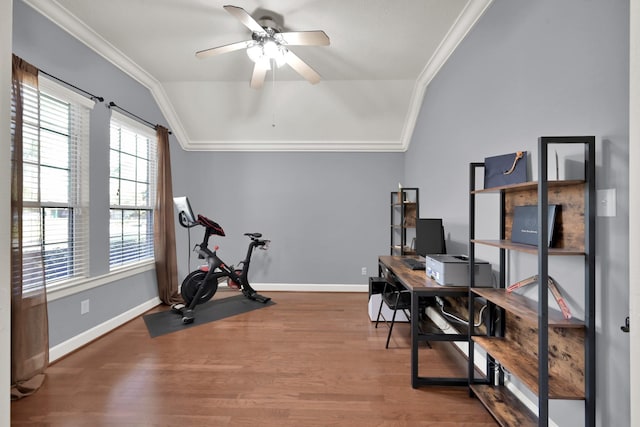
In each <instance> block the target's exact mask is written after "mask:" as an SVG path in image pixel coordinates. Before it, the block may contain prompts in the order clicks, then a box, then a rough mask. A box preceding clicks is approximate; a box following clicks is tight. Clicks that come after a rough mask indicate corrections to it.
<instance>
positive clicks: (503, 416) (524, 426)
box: [470, 384, 538, 427]
mask: <svg viewBox="0 0 640 427" xmlns="http://www.w3.org/2000/svg"><path fill="white" fill-rule="evenodd" d="M470 387H471V390H473V392H474V393H475V395H476V397H477V398H478V399H479V400H480V402H482V404H483V405H484V406H485V408H487V410H488V411H489V413H490V414H491V415H492V416H493V418H495V420H496V421H497V423H498V424H499V425H501V426H503V427H507V426H519V427H530V426H531V427H535V426H537V425H538V417H537V415H536V414H534V413H533V412H531V410H530V409H529V408H527V407H526V406H525V405H524V404H523V403H522V402H521V401H520V400H519V399H518V398H516V397H515V396H514V394H513V393H511V392H510V391H509V390H508V389H507V388H506V387H505V386H491V385H485V384H471V386H470Z"/></svg>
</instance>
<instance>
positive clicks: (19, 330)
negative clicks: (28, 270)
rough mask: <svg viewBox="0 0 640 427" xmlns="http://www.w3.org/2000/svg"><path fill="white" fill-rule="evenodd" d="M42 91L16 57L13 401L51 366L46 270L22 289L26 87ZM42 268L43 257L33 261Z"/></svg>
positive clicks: (37, 384)
mask: <svg viewBox="0 0 640 427" xmlns="http://www.w3.org/2000/svg"><path fill="white" fill-rule="evenodd" d="M23 85H29V86H32V87H34V88H37V87H38V69H37V68H36V67H34V66H33V65H31V64H29V63H27V62H26V61H23V60H22V59H20V58H18V57H17V56H15V55H14V56H13V69H12V93H11V96H12V104H13V108H12V116H13V117H12V123H13V124H14V127H13V132H12V140H11V154H12V157H11V217H12V218H11V399H20V398H22V397H24V396H28V395H30V394H32V393H34V392H35V391H37V390H38V388H40V386H41V385H42V383H43V382H44V377H45V374H44V371H45V368H46V367H47V365H48V364H49V330H48V328H49V325H48V318H47V294H46V289H45V282H44V272H43V268H40V273H41V278H40V280H39V281H38V282H39V285H37V286H33V287H30V288H29V291H28V292H23V289H22V282H23V280H22V263H23V252H22V199H23V192H22V191H23V187H22V170H23V165H22V155H23V148H22V147H23V144H22V113H23V98H22V94H23V93H22V87H23ZM28 262H29V263H32V262H37V263H40V266H41V267H42V254H40V256H38V255H36V256H35V257H32V255H31V254H29V260H28Z"/></svg>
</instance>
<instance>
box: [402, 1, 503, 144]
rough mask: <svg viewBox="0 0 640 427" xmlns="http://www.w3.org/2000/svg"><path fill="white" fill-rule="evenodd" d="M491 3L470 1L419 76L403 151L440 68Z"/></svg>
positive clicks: (406, 128)
mask: <svg viewBox="0 0 640 427" xmlns="http://www.w3.org/2000/svg"><path fill="white" fill-rule="evenodd" d="M491 3H493V0H469V1H468V2H467V4H466V5H465V7H464V9H463V10H462V12H460V15H458V18H457V19H456V22H455V23H454V24H453V25H452V26H451V28H450V29H449V31H448V32H447V35H446V36H445V37H444V39H443V40H442V42H440V45H439V46H438V48H437V49H436V51H435V52H434V53H433V55H432V56H431V58H430V59H429V62H428V63H427V65H426V66H425V67H424V69H423V70H422V73H420V75H419V76H418V79H417V80H416V85H415V88H414V90H413V94H412V96H411V101H410V102H409V110H408V112H407V118H406V120H405V122H404V127H403V129H402V134H401V137H400V145H401V150H402V151H406V150H408V149H409V144H410V143H411V137H412V136H413V131H414V129H415V126H416V121H417V120H418V114H420V109H421V108H422V101H423V99H424V96H425V93H426V91H427V87H428V86H429V84H430V83H431V80H433V78H434V77H435V76H436V74H438V71H440V68H442V66H443V65H444V64H445V63H446V62H447V60H448V59H449V57H450V56H451V54H452V53H453V52H454V51H455V50H456V48H457V47H458V45H459V44H460V43H461V42H462V40H464V38H465V37H466V36H467V34H468V33H469V31H471V28H473V26H474V25H475V24H476V22H478V20H479V19H480V17H481V16H482V15H483V14H484V12H485V11H486V10H487V8H488V7H489V6H490V5H491Z"/></svg>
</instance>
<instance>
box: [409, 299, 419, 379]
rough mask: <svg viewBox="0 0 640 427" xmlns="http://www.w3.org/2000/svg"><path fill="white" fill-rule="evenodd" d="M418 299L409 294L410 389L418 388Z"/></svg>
mask: <svg viewBox="0 0 640 427" xmlns="http://www.w3.org/2000/svg"><path fill="white" fill-rule="evenodd" d="M419 301H420V297H419V296H418V294H417V293H416V292H411V387H413V388H417V387H418V385H419V384H418V336H419V329H418V325H419V322H420V309H419V306H420V304H419Z"/></svg>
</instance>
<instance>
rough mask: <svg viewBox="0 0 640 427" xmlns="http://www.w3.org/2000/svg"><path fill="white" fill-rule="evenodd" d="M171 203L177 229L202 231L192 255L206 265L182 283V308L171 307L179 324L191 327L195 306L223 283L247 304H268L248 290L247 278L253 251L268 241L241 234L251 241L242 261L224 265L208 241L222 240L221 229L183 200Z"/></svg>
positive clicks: (265, 300)
mask: <svg viewBox="0 0 640 427" xmlns="http://www.w3.org/2000/svg"><path fill="white" fill-rule="evenodd" d="M174 202H175V204H176V207H177V209H178V211H179V213H178V221H179V222H180V225H182V226H183V227H185V228H192V227H195V226H198V225H201V226H203V227H204V228H205V231H204V238H203V240H202V243H200V244H196V246H195V248H194V252H197V254H198V258H199V259H204V260H206V264H204V265H201V266H200V267H199V268H198V269H197V270H194V271H192V272H191V273H189V274H188V275H187V277H185V279H184V280H183V282H182V286H181V288H180V293H181V295H182V299H183V300H184V304H174V305H172V306H171V309H172V310H173V311H174V312H176V313H178V314H181V315H182V323H185V324H186V323H192V322H193V321H194V319H195V308H196V306H197V305H198V304H203V303H205V302H207V301H209V300H210V299H211V298H212V297H213V296H214V295H215V293H216V291H217V290H218V284H219V283H221V282H224V281H225V280H226V281H227V285H228V286H229V287H230V288H232V289H238V290H241V291H242V294H243V295H244V296H245V297H247V298H248V299H250V300H253V301H258V302H261V303H263V304H266V303H267V302H269V301H271V298H269V297H265V296H263V295H260V294H258V293H257V292H256V291H255V290H254V289H253V288H252V287H251V285H250V284H249V277H248V275H249V264H250V262H251V256H252V255H253V250H254V249H256V248H257V249H262V250H266V249H268V247H269V243H270V242H271V241H270V240H265V239H262V234H261V233H244V235H245V236H247V237H249V239H250V242H249V248H248V249H247V255H246V257H245V259H244V260H243V261H240V263H239V264H238V265H237V266H235V267H234V266H233V265H227V264H226V263H225V262H224V261H222V260H221V259H220V257H218V255H217V254H216V251H217V250H218V246H214V248H213V251H212V250H211V249H209V238H210V237H211V236H212V235H217V236H225V233H224V230H223V229H222V227H221V226H220V225H219V224H218V223H217V222H215V221H212V220H211V219H209V218H207V217H205V216H203V215H198V216H197V218H195V217H194V215H193V212H192V211H191V206H190V205H189V200H188V199H187V198H186V197H181V198H175V199H174Z"/></svg>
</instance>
